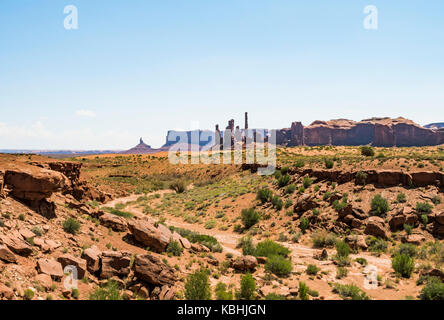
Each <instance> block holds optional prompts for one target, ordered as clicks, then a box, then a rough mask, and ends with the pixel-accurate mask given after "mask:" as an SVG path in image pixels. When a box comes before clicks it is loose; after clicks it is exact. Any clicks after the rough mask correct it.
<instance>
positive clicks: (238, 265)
mask: <svg viewBox="0 0 444 320" xmlns="http://www.w3.org/2000/svg"><path fill="white" fill-rule="evenodd" d="M232 266H233V268H234V269H236V270H240V271H248V270H254V269H255V268H256V267H257V259H256V257H253V256H242V257H238V258H237V259H236V260H235V261H234V262H233V264H232Z"/></svg>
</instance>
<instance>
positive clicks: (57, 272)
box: [37, 258, 63, 279]
mask: <svg viewBox="0 0 444 320" xmlns="http://www.w3.org/2000/svg"><path fill="white" fill-rule="evenodd" d="M37 270H38V271H39V272H40V273H43V274H47V275H48V276H51V277H53V278H56V279H60V278H62V277H63V268H62V265H61V264H60V262H57V261H55V260H52V259H45V258H42V259H39V260H37Z"/></svg>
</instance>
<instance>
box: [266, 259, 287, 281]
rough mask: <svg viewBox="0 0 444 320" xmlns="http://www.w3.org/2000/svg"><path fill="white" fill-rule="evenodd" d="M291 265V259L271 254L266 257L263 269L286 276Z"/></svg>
mask: <svg viewBox="0 0 444 320" xmlns="http://www.w3.org/2000/svg"><path fill="white" fill-rule="evenodd" d="M292 269H293V266H292V265H291V261H290V260H288V259H285V258H284V257H283V256H280V255H273V256H270V257H268V258H267V262H266V264H265V270H266V271H268V272H271V273H274V274H275V275H278V276H287V275H289V274H290V273H291V270H292Z"/></svg>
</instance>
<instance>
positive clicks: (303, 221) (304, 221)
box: [299, 217, 310, 233]
mask: <svg viewBox="0 0 444 320" xmlns="http://www.w3.org/2000/svg"><path fill="white" fill-rule="evenodd" d="M309 225H310V220H308V218H306V217H302V218H301V220H300V221H299V228H301V231H302V232H303V233H305V231H306V230H307V229H308V227H309Z"/></svg>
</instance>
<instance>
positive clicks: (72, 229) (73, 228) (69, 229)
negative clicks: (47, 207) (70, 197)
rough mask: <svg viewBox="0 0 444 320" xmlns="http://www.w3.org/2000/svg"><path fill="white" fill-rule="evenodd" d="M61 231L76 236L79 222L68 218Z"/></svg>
mask: <svg viewBox="0 0 444 320" xmlns="http://www.w3.org/2000/svg"><path fill="white" fill-rule="evenodd" d="M63 230H64V231H65V232H66V233H71V234H76V233H77V232H79V230H80V222H79V221H77V220H76V219H74V218H68V219H66V220H65V221H64V222H63Z"/></svg>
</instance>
